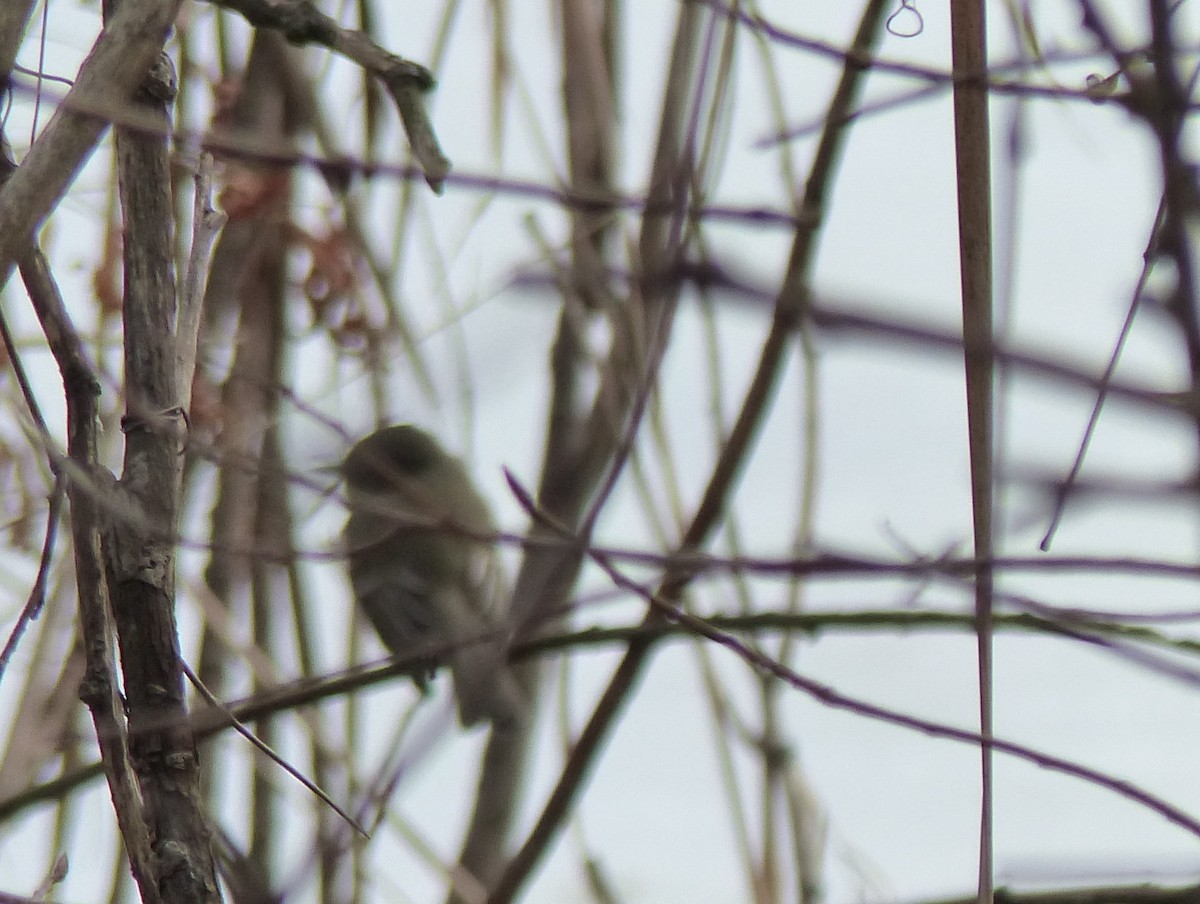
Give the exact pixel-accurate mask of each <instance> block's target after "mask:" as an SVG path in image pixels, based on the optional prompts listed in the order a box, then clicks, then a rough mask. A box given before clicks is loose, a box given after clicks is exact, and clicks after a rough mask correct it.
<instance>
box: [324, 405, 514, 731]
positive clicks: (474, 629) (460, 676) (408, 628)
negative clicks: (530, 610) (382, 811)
mask: <svg viewBox="0 0 1200 904" xmlns="http://www.w3.org/2000/svg"><path fill="white" fill-rule="evenodd" d="M341 471H342V476H343V477H344V478H345V480H346V497H347V501H348V503H349V508H350V516H349V518H348V519H347V521H346V528H345V533H344V540H345V545H346V554H347V559H348V562H349V571H350V583H351V585H352V586H353V588H354V595H355V597H356V598H357V599H358V602H359V604H360V605H361V606H362V607H363V610H364V611H365V612H366V614H367V617H368V618H369V619H370V620H371V624H373V625H374V626H375V630H376V631H377V632H378V634H379V637H380V639H381V640H382V641H383V642H384V644H385V645H386V646H387V647H388V649H390V650H391V651H392V652H393V653H394V654H396V655H397V656H411V657H421V656H422V655H425V654H428V655H429V656H430V657H431V658H440V659H442V660H443V661H445V662H447V663H448V664H449V666H450V671H451V673H452V674H453V676H454V694H455V698H456V700H457V703H458V720H459V722H460V723H461V724H462V725H463V727H464V728H465V727H469V726H472V725H475V724H477V723H479V722H482V721H484V720H490V721H492V722H494V723H497V724H505V723H508V722H510V721H511V720H513V719H514V718H516V716H517V715H518V714H519V712H520V711H521V709H522V707H523V703H522V695H521V692H520V690H519V687H518V685H517V683H516V681H515V680H514V678H513V676H512V673H511V672H510V671H509V669H508V665H507V661H506V655H505V653H506V650H505V646H506V640H505V635H506V633H507V631H506V625H505V622H506V614H505V608H506V606H507V603H508V594H507V592H506V588H505V586H504V580H503V574H502V571H501V568H500V563H499V561H498V559H497V557H496V554H495V550H494V549H493V548H492V547H491V545H490V544H489V543H488V542H487V541H486V539H485V538H486V537H487V536H488V535H490V534H493V533H495V526H494V524H493V521H492V516H491V513H490V512H489V511H488V507H487V505H486V503H484V501H483V499H482V498H480V496H479V493H478V492H477V491H476V490H475V487H474V486H473V485H472V483H471V478H470V476H469V475H468V474H467V471H466V469H465V468H464V467H463V465H462V462H460V461H459V460H458V459H457V458H454V457H453V456H451V455H449V454H447V453H446V451H445V450H444V449H442V447H441V446H440V445H439V444H438V442H437V440H435V439H434V438H433V437H432V436H430V435H429V434H428V433H426V432H424V431H423V430H420V429H418V428H416V427H413V426H411V425H408V424H401V425H397V426H392V427H384V428H382V429H380V430H377V431H375V432H374V433H372V434H371V435H370V436H367V437H366V438H364V439H362V440H360V441H359V442H358V443H357V444H356V445H355V446H354V448H352V449H351V450H350V453H349V454H348V455H347V456H346V459H345V461H344V462H343V463H342V467H341ZM432 675H433V668H432V667H428V668H425V669H424V670H423V671H421V672H419V673H417V674H416V675H415V676H414V679H413V680H414V681H415V682H416V684H417V686H418V687H419V688H420V689H421V691H422V692H424V691H425V690H426V688H427V685H428V682H429V679H430V678H431V677H432Z"/></svg>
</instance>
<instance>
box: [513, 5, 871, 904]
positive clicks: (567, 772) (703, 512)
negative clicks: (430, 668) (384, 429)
mask: <svg viewBox="0 0 1200 904" xmlns="http://www.w3.org/2000/svg"><path fill="white" fill-rule="evenodd" d="M884 6H885V0H871V2H869V3H868V5H867V9H866V11H865V12H864V14H863V19H862V22H861V23H860V31H859V39H860V40H867V41H868V42H869V41H870V40H871V39H872V38H873V36H874V35H876V34H877V33H878V26H879V24H880V23H881V22H882V18H883V16H882V13H883V9H884ZM694 9H695V7H694V6H687V7H685V8H684V9H683V11H682V13H681V19H680V22H679V25H678V26H677V32H676V44H675V48H676V52H675V53H674V54H673V55H672V65H673V66H674V67H680V68H682V67H681V60H686V59H690V53H689V52H688V51H687V50H686V49H685V48H684V47H683V46H682V45H685V44H686V45H687V46H689V47H690V46H691V44H690V42H689V41H688V40H687V38H688V36H689V35H691V34H692V32H693V29H696V28H697V27H698V24H699V22H698V20H697V19H694V18H691V17H690V16H689V12H690V11H693V10H694ZM864 35H865V36H866V37H865V39H864V37H863V36H864ZM868 66H869V61H868V60H863V59H861V58H858V57H857V56H852V57H848V58H847V60H846V68H845V71H844V72H843V76H842V80H841V82H840V83H839V85H838V89H837V91H836V92H835V94H834V98H833V101H832V103H831V106H832V108H833V109H840V108H841V106H845V107H847V108H849V107H851V106H853V104H854V101H855V99H856V98H857V96H858V93H859V91H860V89H861V86H862V82H863V79H864V75H865V73H866V71H867V68H868ZM675 77H678V72H677V70H676V69H673V70H672V79H669V80H668V85H669V86H670V85H676V89H677V90H678V85H677V84H676V82H675V81H674V78H675ZM677 90H676V92H673V91H672V89H671V88H670V87H668V90H667V97H668V99H671V98H677V97H678V94H677ZM669 115H670V114H669V113H667V112H664V120H666V119H667V118H668V116H669ZM827 122H828V125H827V128H826V131H825V133H824V135H823V136H822V141H821V144H820V146H819V147H818V150H817V154H816V157H815V158H814V161H813V166H812V171H811V173H810V176H809V181H808V183H807V185H806V189H805V196H804V200H803V202H802V214H804V213H810V214H811V216H808V217H804V216H802V219H801V222H802V225H801V226H800V227H798V229H797V231H796V235H795V236H794V239H793V243H792V248H791V254H790V257H789V260H788V270H787V273H786V275H785V277H784V280H783V284H782V286H781V287H780V290H779V294H778V296H777V298H776V302H775V311H774V319H773V322H772V325H771V329H770V331H769V333H768V334H767V337H766V339H765V340H764V343H763V347H762V350H761V352H760V355H759V361H758V365H757V368H756V371H755V374H754V377H753V378H752V380H751V382H750V385H749V387H748V389H747V391H746V394H745V397H744V399H743V401H742V406H741V409H740V411H739V413H738V417H737V419H736V420H735V422H734V425H733V428H732V430H731V431H730V435H729V438H728V441H727V442H726V444H725V445H724V446H723V447H722V449H721V453H720V455H719V457H718V459H717V463H716V464H715V466H714V467H713V473H712V476H711V478H710V480H709V483H708V485H707V487H706V488H705V491H704V495H703V497H702V499H701V501H700V504H699V506H698V507H697V509H696V512H695V514H694V516H693V518H692V521H691V523H690V524H689V525H688V528H687V531H686V532H685V534H684V537H683V540H682V542H681V544H680V549H679V550H678V552H679V553H681V554H684V555H686V554H687V553H690V552H693V551H695V550H697V549H699V548H700V547H702V546H703V545H704V544H705V543H706V542H707V540H708V538H709V537H710V536H711V535H712V532H713V531H714V530H715V528H716V526H717V525H718V524H719V522H720V519H721V516H722V514H723V512H724V510H725V508H726V506H727V504H728V500H729V496H730V494H731V493H732V491H733V488H734V486H735V485H736V483H737V480H738V477H739V475H740V472H741V468H742V466H743V464H744V462H745V460H746V457H747V455H748V454H749V451H750V447H751V445H752V443H753V440H754V438H755V436H756V434H757V432H758V428H759V427H760V426H761V424H762V421H763V418H764V417H765V414H766V411H767V409H768V404H767V403H768V400H769V398H770V396H771V394H772V392H773V391H774V388H775V385H776V384H777V382H778V380H779V376H780V372H781V368H782V366H783V362H784V358H785V355H786V350H787V348H788V344H789V342H790V340H791V337H792V336H793V335H794V334H795V330H796V328H797V324H798V322H799V320H800V318H801V317H802V316H803V314H804V310H805V305H806V303H807V299H808V278H809V269H810V267H811V264H812V261H813V259H814V257H815V252H816V247H817V243H816V240H817V235H818V232H819V228H820V225H821V223H822V222H823V217H822V216H821V214H822V211H823V207H824V199H825V196H826V192H827V189H828V187H829V185H830V184H831V183H832V178H833V174H834V172H835V170H836V163H837V160H838V158H839V155H840V151H841V148H842V145H843V142H844V138H845V135H846V134H847V129H846V127H845V123H846V122H847V119H846V118H845V117H834V116H832V115H830V116H829V117H828V119H827ZM678 137H679V135H678V133H677V132H676V131H674V126H673V125H672V124H669V123H667V122H664V123H663V125H662V128H661V131H660V144H659V150H658V155H657V158H656V166H655V173H656V174H659V173H670V172H671V168H670V167H669V165H668V158H667V156H666V155H665V152H664V145H665V144H667V143H669V142H670V141H672V140H677V139H678ZM685 184H686V183H685ZM656 185H658V186H659V190H660V191H661V192H664V193H665V194H663V195H661V196H659V197H656V196H655V194H654V191H653V190H652V194H651V198H650V200H649V204H648V208H649V209H650V210H663V209H666V210H670V209H672V208H671V207H670V206H669V205H667V204H665V203H664V202H666V201H668V200H671V199H672V198H673V197H674V195H673V192H672V191H671V188H672V185H671V183H669V182H666V183H656ZM664 227H665V224H664V223H663V222H662V221H661V220H657V221H655V222H651V223H648V224H647V226H646V228H645V229H644V231H643V236H642V238H643V251H642V258H643V263H645V262H646V261H650V262H662V261H664V260H665V258H664V257H663V251H664V248H666V247H669V243H670V240H671V239H670V236H669V233H670V230H668V229H666V228H664ZM652 235H657V236H658V238H659V241H658V242H654V241H652V240H650V239H648V236H652ZM658 278H659V279H661V272H660V273H659V274H658ZM665 340H666V337H665V336H662V337H661V338H656V341H658V342H665ZM599 404H602V402H601V403H599ZM599 404H598V406H597V407H598V408H599ZM691 576H692V575H691V573H689V572H687V571H685V570H680V569H671V570H668V572H667V573H666V574H665V575H664V576H663V578H662V581H661V583H660V585H659V592H658V594H657V595H656V596H657V597H658V598H659V599H661V600H664V601H666V602H668V603H669V604H671V605H674V604H675V603H676V602H677V601H678V599H679V597H680V596H681V594H682V593H683V591H684V590H685V589H686V587H687V585H688V583H689V581H690V579H691ZM663 617H664V616H663V614H662V610H661V609H660V608H658V607H652V608H651V609H650V610H649V611H648V612H647V614H646V617H645V619H644V621H643V626H651V625H654V624H657V623H659V622H661V621H662V619H663ZM653 643H654V641H653V640H652V639H651V637H650V636H649V635H639V636H637V637H635V638H634V639H633V640H631V641H630V642H629V645H628V648H627V650H626V653H625V656H624V658H623V659H622V660H621V663H620V665H619V666H618V667H617V670H616V672H615V673H614V674H613V677H612V679H611V680H610V682H609V685H608V687H607V688H606V689H605V691H604V693H603V694H602V695H601V698H600V701H599V702H598V703H597V705H596V709H595V711H594V713H593V714H592V717H591V719H590V720H589V721H588V723H587V725H586V726H585V727H584V729H583V732H582V733H581V734H580V736H579V739H578V742H577V744H576V746H575V749H574V750H573V751H572V752H571V755H570V757H569V758H568V761H567V764H566V766H565V767H564V768H563V771H562V775H561V776H560V778H559V781H558V784H557V785H556V786H555V788H554V790H553V792H552V793H551V795H550V797H549V799H548V800H547V802H546V804H545V807H544V808H543V810H542V813H541V815H540V816H539V818H538V821H537V824H536V825H535V826H534V828H533V830H532V831H531V832H530V834H529V837H528V838H527V839H526V841H525V844H524V845H523V846H522V848H521V849H520V851H518V852H517V854H516V856H515V857H514V858H513V860H512V862H511V863H510V864H509V865H508V867H507V868H506V870H505V872H504V874H503V875H502V876H501V878H500V881H499V882H498V883H497V886H496V888H495V889H494V890H493V892H492V895H491V897H490V899H489V902H490V904H508V902H510V901H512V900H513V898H514V897H515V896H516V894H517V892H518V890H519V888H520V887H521V885H522V884H523V883H524V882H525V881H526V880H527V879H528V877H529V874H530V873H531V872H532V870H533V868H534V866H535V865H536V864H537V862H538V860H539V859H540V858H541V856H542V854H543V853H544V852H545V850H546V848H547V847H548V845H549V844H550V841H551V840H552V838H553V837H554V835H555V834H556V833H557V831H558V828H559V826H560V825H561V824H562V821H563V819H565V817H566V815H567V813H568V812H569V811H570V809H571V807H572V805H573V804H574V801H575V798H576V796H577V794H578V793H579V790H580V788H581V787H582V786H583V783H584V781H585V779H586V778H587V776H588V774H589V772H590V770H591V768H592V766H593V764H594V762H595V759H596V756H597V755H598V752H599V750H600V747H601V745H602V744H603V741H604V739H605V738H606V737H607V736H608V733H609V731H610V730H611V729H612V727H613V725H614V724H615V722H616V719H617V717H618V716H619V715H620V713H621V712H622V710H623V707H624V705H625V704H626V703H627V702H628V699H629V694H630V692H631V690H632V688H633V686H634V684H635V682H636V681H637V679H638V677H639V676H640V675H641V673H642V670H643V669H644V667H645V665H646V662H647V660H648V657H649V654H650V650H651V648H652V646H653Z"/></svg>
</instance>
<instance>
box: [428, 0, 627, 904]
mask: <svg viewBox="0 0 1200 904" xmlns="http://www.w3.org/2000/svg"><path fill="white" fill-rule="evenodd" d="M614 7H615V4H611V3H597V2H593V0H561V3H560V9H561V15H562V29H563V31H562V59H563V95H562V103H563V109H564V112H565V114H566V115H565V116H564V122H565V123H566V126H567V147H568V152H569V165H570V173H571V187H572V190H573V191H574V192H578V193H580V194H582V195H586V196H590V197H594V198H596V199H597V200H598V201H603V200H604V199H606V198H610V197H612V196H613V194H614V192H613V186H612V175H613V169H614V166H613V147H614V141H615V135H616V130H617V117H616V89H615V81H614V79H615V57H616V47H615V40H616V38H615V20H616V16H617V15H618V10H617V9H616V8H614ZM614 225H615V221H614V218H613V212H612V211H611V210H609V209H606V208H605V206H604V205H603V204H602V203H601V204H598V205H597V206H596V207H595V208H593V209H590V210H576V211H575V212H574V213H573V214H572V220H571V266H570V268H569V274H568V276H567V279H566V285H565V286H564V291H563V306H562V312H561V314H560V317H559V323H558V335H557V337H556V339H555V342H554V348H553V351H552V353H551V364H550V371H551V378H552V381H553V384H552V387H553V388H552V392H551V403H550V404H551V408H550V416H549V423H548V429H547V434H546V449H545V458H544V467H543V474H542V482H541V486H540V488H539V501H540V503H541V504H542V506H543V507H544V508H545V510H547V511H549V512H552V513H553V514H554V515H555V516H556V517H557V518H559V519H561V520H562V521H563V522H564V523H569V524H575V523H577V522H578V520H579V518H580V516H581V513H582V511H583V506H584V505H585V504H586V502H587V500H588V498H589V497H590V496H591V494H592V491H593V489H594V487H595V483H596V481H597V480H598V479H599V474H600V465H599V464H597V465H594V466H593V467H591V468H590V469H589V468H584V467H582V466H581V457H582V452H583V448H584V442H583V438H584V436H585V426H586V421H585V415H586V411H587V409H586V406H585V405H584V404H583V400H582V399H581V398H580V395H581V389H580V387H581V385H582V383H583V377H584V372H583V371H584V368H585V367H587V366H589V365H588V363H587V354H586V343H585V341H584V339H583V336H584V335H585V332H586V328H587V325H588V323H589V322H590V321H591V320H594V319H595V318H596V317H597V316H600V315H603V314H604V313H606V312H607V313H611V312H613V311H615V310H616V309H617V308H618V302H617V299H616V297H615V294H614V292H613V290H612V286H611V280H610V278H609V273H610V270H611V268H610V266H609V253H610V245H611V234H612V231H613V227H614ZM609 415H610V416H611V417H614V418H615V419H616V422H617V423H620V422H621V421H622V420H623V416H622V415H621V414H620V413H619V411H612V412H610V413H609ZM608 437H609V438H608V439H607V440H606V441H605V442H603V444H602V448H603V449H604V453H603V455H601V456H597V457H596V459H595V460H596V461H597V462H599V463H602V462H603V461H604V460H607V456H608V454H609V453H610V452H611V450H612V448H613V447H614V446H615V438H613V434H612V432H611V431H610V432H609V434H608ZM539 530H540V528H539V527H538V526H534V528H533V532H534V534H535V535H536V534H537V533H538V532H539ZM579 563H580V559H579V557H578V556H577V555H576V554H574V553H573V552H570V551H564V550H561V549H553V548H545V549H537V548H535V547H530V548H529V549H528V550H527V552H526V555H525V560H524V561H523V562H522V567H521V571H520V573H519V575H518V577H517V581H516V585H515V589H514V591H513V601H514V606H517V607H521V608H520V609H518V610H517V615H518V631H520V630H521V629H522V628H532V627H534V626H536V627H538V628H539V629H543V628H545V627H547V626H548V625H549V624H553V623H554V622H556V621H561V616H555V615H553V613H555V612H556V611H558V612H561V611H562V610H561V603H562V601H563V600H564V599H565V598H566V596H567V594H568V593H569V592H570V588H571V586H572V585H573V584H574V581H575V576H576V574H577V573H578V569H579ZM523 601H524V602H523ZM541 674H542V668H541V666H540V665H539V664H538V663H535V662H531V663H527V664H524V665H521V666H520V667H519V668H518V670H517V675H518V678H519V680H520V682H521V684H522V686H523V687H524V688H525V690H526V693H527V694H528V695H529V697H530V698H531V700H535V698H536V696H537V692H538V688H539V685H540V683H541V682H540V677H541ZM533 715H534V707H532V706H531V707H530V712H529V714H528V716H527V717H526V719H525V722H524V724H521V725H517V726H512V727H510V728H508V729H506V730H500V731H493V733H492V735H491V737H490V738H489V739H488V745H487V749H486V751H485V753H484V761H483V765H482V768H481V770H480V776H479V784H478V789H477V792H476V799H475V807H474V810H473V812H472V815H471V823H470V826H469V828H468V830H467V835H466V839H465V840H464V842H463V848H462V853H461V855H460V857H459V863H460V865H461V866H462V868H463V869H464V870H466V872H468V873H469V874H471V875H473V876H475V877H476V878H478V879H480V880H481V881H482V882H483V883H484V885H485V886H490V885H491V884H493V883H494V882H495V880H496V879H497V878H498V876H499V875H500V872H501V870H502V869H503V867H504V859H505V857H506V856H507V853H508V852H507V850H506V847H505V844H506V840H507V837H508V835H509V830H510V827H511V824H512V820H513V817H514V815H515V813H516V809H517V806H518V803H519V794H520V791H521V788H522V785H523V782H522V780H521V779H522V776H523V774H524V772H525V769H526V762H527V759H528V754H529V748H530V742H531V735H532V731H533V722H534V719H533ZM449 900H450V902H451V904H453V902H454V901H455V900H456V897H455V895H454V893H453V892H452V893H451V896H450V899H449Z"/></svg>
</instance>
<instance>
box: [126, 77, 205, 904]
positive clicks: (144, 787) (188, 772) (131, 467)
mask: <svg viewBox="0 0 1200 904" xmlns="http://www.w3.org/2000/svg"><path fill="white" fill-rule="evenodd" d="M174 96H175V72H174V67H173V66H172V65H171V62H170V60H169V59H168V58H167V57H166V55H165V54H163V55H160V56H159V58H158V62H157V63H156V65H155V66H154V68H153V69H152V70H151V72H150V73H149V75H148V76H147V77H146V79H145V81H144V83H143V84H142V87H141V88H140V89H139V90H138V91H137V92H136V94H135V95H134V100H133V103H134V104H135V105H136V106H137V108H138V109H139V112H140V113H141V114H143V115H144V116H145V117H146V118H147V121H153V122H155V123H156V125H157V126H158V128H157V129H156V130H155V131H156V132H157V134H150V133H138V132H135V131H133V130H131V129H119V130H118V132H117V161H118V169H119V179H120V189H121V210H122V216H123V220H124V234H125V273H124V282H125V291H124V299H123V310H122V316H123V321H124V331H125V345H124V348H125V392H126V398H125V416H124V417H123V418H122V421H121V425H122V430H123V431H124V433H125V461H124V471H123V473H122V477H121V481H120V484H119V487H118V497H117V498H118V505H119V506H120V507H119V509H118V511H117V513H116V516H115V517H114V518H113V519H112V522H111V524H110V525H109V528H108V530H107V532H106V537H105V540H106V542H107V548H106V553H107V565H108V569H109V578H110V587H111V592H112V597H113V598H112V602H113V614H114V617H115V620H116V624H117V637H118V640H119V642H120V647H121V664H122V671H123V676H124V689H125V697H126V707H127V710H128V715H129V725H130V748H129V749H130V755H131V756H132V760H133V766H134V769H135V770H136V772H137V775H138V780H139V784H140V787H141V791H142V797H143V799H144V800H145V802H146V812H145V817H146V828H147V830H148V832H149V834H150V838H151V845H152V850H153V852H154V866H155V869H156V872H157V876H156V878H157V882H158V890H159V892H160V894H161V895H162V898H163V901H164V902H168V904H170V902H180V904H210V902H217V901H219V900H220V894H219V892H218V890H217V880H216V869H215V864H214V861H213V856H212V849H211V846H210V837H209V825H208V818H207V815H206V813H205V812H204V810H203V807H202V803H201V799H200V795H199V787H200V784H199V782H200V764H199V756H198V754H197V751H196V742H195V738H194V736H193V734H192V732H191V729H190V728H189V726H188V723H187V705H186V701H185V698H184V686H183V668H182V661H181V658H180V651H179V636H178V630H177V626H176V621H175V550H174V536H175V532H176V525H177V523H178V519H179V503H180V496H181V493H180V487H181V473H182V461H183V458H182V453H183V439H184V437H185V435H186V430H187V428H186V422H185V420H184V411H183V408H182V407H181V402H182V397H181V393H180V389H179V386H180V383H181V382H184V381H183V380H181V378H180V377H179V375H178V374H177V373H176V351H177V349H176V342H175V335H174V328H175V314H176V294H175V276H174V257H175V254H174V253H175V248H174V236H173V230H172V228H171V227H172V224H173V219H174V205H173V202H172V198H171V187H170V186H171V180H170V170H169V163H168V148H167V142H166V140H165V138H163V137H162V136H163V135H166V134H168V133H169V118H168V108H169V104H170V103H171V101H172V100H173V99H174Z"/></svg>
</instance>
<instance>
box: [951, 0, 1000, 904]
mask: <svg viewBox="0 0 1200 904" xmlns="http://www.w3.org/2000/svg"><path fill="white" fill-rule="evenodd" d="M951 41H952V45H953V63H954V75H955V81H954V146H955V153H956V157H957V167H956V172H957V177H958V247H959V266H960V270H961V279H962V318H963V355H964V366H965V369H966V385H967V434H968V440H967V441H968V445H969V449H970V456H971V499H972V519H973V524H974V538H975V558H976V561H977V562H978V564H977V566H976V569H975V620H976V635H977V637H978V656H979V733H980V735H981V737H982V738H983V741H982V743H981V744H980V757H981V762H980V770H981V781H982V788H981V802H980V832H979V902H980V904H990V902H991V900H992V749H991V745H990V743H989V741H990V738H991V736H992V589H993V588H992V566H991V559H992V545H993V537H992V347H993V337H992V212H991V185H992V182H991V166H990V140H989V129H988V94H987V83H986V79H985V77H986V74H987V40H986V21H985V18H984V3H983V0H954V2H953V3H952V4H951Z"/></svg>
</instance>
